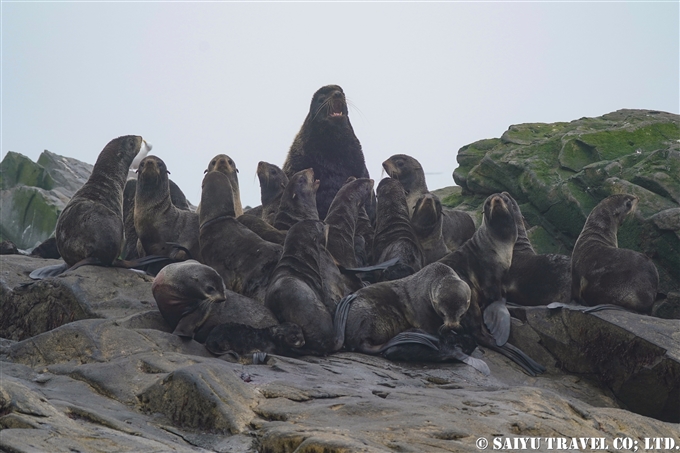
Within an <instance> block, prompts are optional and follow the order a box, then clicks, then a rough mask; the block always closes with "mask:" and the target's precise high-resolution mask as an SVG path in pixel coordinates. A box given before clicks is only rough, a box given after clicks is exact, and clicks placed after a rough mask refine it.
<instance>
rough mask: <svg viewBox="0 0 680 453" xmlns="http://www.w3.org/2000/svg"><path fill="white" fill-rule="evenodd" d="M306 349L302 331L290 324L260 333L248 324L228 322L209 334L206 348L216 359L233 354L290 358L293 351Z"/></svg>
mask: <svg viewBox="0 0 680 453" xmlns="http://www.w3.org/2000/svg"><path fill="white" fill-rule="evenodd" d="M304 345H305V338H304V335H303V334H302V329H300V326H298V325H297V324H293V323H292V322H284V323H283V324H279V325H274V326H270V327H264V328H261V329H258V328H255V327H252V326H249V325H247V324H238V323H234V322H229V323H226V324H220V325H219V326H217V327H215V328H214V329H212V330H211V331H210V333H209V334H208V337H207V338H206V340H205V348H206V349H207V350H208V351H210V352H211V353H213V354H215V355H218V356H219V355H223V354H228V353H236V354H238V355H245V354H252V353H255V352H266V353H267V354H278V355H292V354H293V352H292V350H293V349H298V348H301V347H302V346H304Z"/></svg>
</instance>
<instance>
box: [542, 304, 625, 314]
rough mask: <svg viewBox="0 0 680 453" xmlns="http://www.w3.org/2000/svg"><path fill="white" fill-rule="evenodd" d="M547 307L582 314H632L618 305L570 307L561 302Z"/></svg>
mask: <svg viewBox="0 0 680 453" xmlns="http://www.w3.org/2000/svg"><path fill="white" fill-rule="evenodd" d="M547 307H548V308H549V309H551V310H555V309H557V308H566V309H568V310H575V311H580V312H583V313H595V312H598V311H603V310H619V311H627V312H629V313H634V312H632V311H630V310H628V309H626V308H624V307H622V306H620V305H614V304H599V305H593V306H592V307H586V306H585V305H570V304H563V303H561V302H553V303H551V304H548V305H547Z"/></svg>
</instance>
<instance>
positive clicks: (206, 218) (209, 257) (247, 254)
mask: <svg viewBox="0 0 680 453" xmlns="http://www.w3.org/2000/svg"><path fill="white" fill-rule="evenodd" d="M230 192H231V182H230V181H229V179H228V178H227V176H226V175H225V174H223V173H221V172H219V171H211V172H209V173H208V174H206V175H205V177H204V178H203V188H202V193H201V213H200V227H199V242H200V250H201V256H202V257H203V262H204V263H205V264H207V265H208V266H211V267H213V268H214V269H215V270H216V271H217V272H218V273H219V274H220V276H222V278H223V279H224V283H225V284H226V286H227V289H229V290H231V291H235V292H237V293H239V294H243V295H245V296H248V297H252V298H253V299H256V300H258V301H260V302H262V301H264V294H265V291H266V289H267V285H268V284H269V279H270V275H271V273H272V271H273V270H274V267H275V266H276V264H277V262H278V261H279V257H280V256H281V251H282V247H281V246H280V245H278V244H272V243H270V242H267V241H265V240H263V239H262V238H260V237H259V236H258V235H257V234H255V233H253V232H252V231H250V229H248V227H246V226H244V225H242V224H241V223H240V222H239V221H237V220H236V219H235V218H234V205H233V201H232V197H231V195H230Z"/></svg>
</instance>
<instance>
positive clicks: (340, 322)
mask: <svg viewBox="0 0 680 453" xmlns="http://www.w3.org/2000/svg"><path fill="white" fill-rule="evenodd" d="M356 298H357V295H356V294H350V295H349V296H345V297H344V298H343V299H342V300H341V301H340V302H338V306H337V307H336V308H335V316H334V317H333V330H334V331H335V345H334V347H333V351H339V350H340V349H342V347H343V346H344V344H345V327H346V326H347V315H348V314H349V309H350V307H351V306H352V302H353V301H354V299H356Z"/></svg>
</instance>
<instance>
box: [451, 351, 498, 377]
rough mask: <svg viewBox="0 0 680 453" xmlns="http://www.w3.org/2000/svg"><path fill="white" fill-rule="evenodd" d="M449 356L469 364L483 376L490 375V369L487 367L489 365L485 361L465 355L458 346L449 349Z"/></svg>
mask: <svg viewBox="0 0 680 453" xmlns="http://www.w3.org/2000/svg"><path fill="white" fill-rule="evenodd" d="M450 357H452V358H454V359H456V360H458V361H460V362H463V363H464V364H466V365H469V366H471V367H472V368H474V369H475V370H477V371H479V372H480V373H482V374H483V375H484V376H491V370H490V369H489V365H487V364H486V362H485V361H483V360H481V359H476V358H474V357H471V356H469V355H467V354H466V353H464V352H463V351H462V350H461V349H460V348H458V347H456V348H454V349H453V351H451V354H450Z"/></svg>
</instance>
